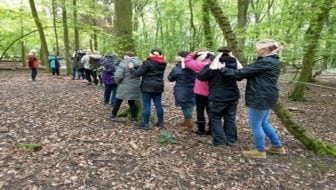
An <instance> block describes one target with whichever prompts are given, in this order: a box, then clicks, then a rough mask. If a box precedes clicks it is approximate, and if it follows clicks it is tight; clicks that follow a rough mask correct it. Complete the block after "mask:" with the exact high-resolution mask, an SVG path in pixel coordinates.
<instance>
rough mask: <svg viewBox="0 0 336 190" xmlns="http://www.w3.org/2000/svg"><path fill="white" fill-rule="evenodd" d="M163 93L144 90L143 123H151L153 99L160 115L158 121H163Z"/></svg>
mask: <svg viewBox="0 0 336 190" xmlns="http://www.w3.org/2000/svg"><path fill="white" fill-rule="evenodd" d="M161 97H162V93H151V92H142V102H143V123H144V124H149V118H150V114H151V113H150V112H151V101H152V99H153V102H154V105H155V109H156V115H157V117H158V123H161V124H162V123H163V108H162V104H161Z"/></svg>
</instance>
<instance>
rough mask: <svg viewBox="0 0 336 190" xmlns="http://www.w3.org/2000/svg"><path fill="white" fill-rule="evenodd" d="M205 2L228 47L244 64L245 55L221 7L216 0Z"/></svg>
mask: <svg viewBox="0 0 336 190" xmlns="http://www.w3.org/2000/svg"><path fill="white" fill-rule="evenodd" d="M206 1H207V4H208V6H209V8H210V10H211V12H212V14H213V16H214V17H215V19H216V22H217V23H218V25H219V27H220V28H221V30H222V32H223V34H224V36H225V39H226V42H227V44H228V46H229V48H231V49H232V51H233V53H234V54H235V55H236V56H237V58H238V59H239V61H240V62H241V63H242V64H246V60H245V56H244V53H243V51H242V49H241V48H240V47H239V45H238V40H237V37H236V34H235V33H234V31H233V30H232V27H231V25H230V22H229V19H228V18H227V17H226V16H225V15H224V13H223V11H222V9H221V8H220V6H219V4H218V1H217V0H206Z"/></svg>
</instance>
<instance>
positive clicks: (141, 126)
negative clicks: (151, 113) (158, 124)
mask: <svg viewBox="0 0 336 190" xmlns="http://www.w3.org/2000/svg"><path fill="white" fill-rule="evenodd" d="M136 128H137V129H142V130H149V125H148V124H144V123H141V124H139V125H138V126H136Z"/></svg>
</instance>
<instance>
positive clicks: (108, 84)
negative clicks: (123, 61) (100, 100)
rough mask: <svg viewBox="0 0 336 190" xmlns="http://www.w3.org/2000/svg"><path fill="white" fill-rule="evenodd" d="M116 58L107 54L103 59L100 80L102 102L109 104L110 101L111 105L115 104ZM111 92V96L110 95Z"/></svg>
mask: <svg viewBox="0 0 336 190" xmlns="http://www.w3.org/2000/svg"><path fill="white" fill-rule="evenodd" d="M117 59H118V58H117V57H116V55H114V54H112V55H107V56H105V57H104V60H103V63H102V64H103V71H102V81H103V83H104V86H105V88H104V104H109V103H110V102H111V104H112V106H114V105H115V102H116V94H117V87H118V84H117V82H116V80H115V75H114V73H115V71H116V68H115V65H114V63H115V62H116V60H117ZM111 94H112V96H111Z"/></svg>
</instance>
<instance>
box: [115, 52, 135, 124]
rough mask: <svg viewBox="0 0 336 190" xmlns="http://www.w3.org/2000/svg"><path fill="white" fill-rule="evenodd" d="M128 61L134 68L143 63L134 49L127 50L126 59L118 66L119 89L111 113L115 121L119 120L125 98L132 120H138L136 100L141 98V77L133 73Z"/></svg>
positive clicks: (117, 79) (116, 75)
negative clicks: (118, 116) (120, 109)
mask: <svg viewBox="0 0 336 190" xmlns="http://www.w3.org/2000/svg"><path fill="white" fill-rule="evenodd" d="M128 63H132V64H133V67H134V68H138V67H139V66H140V65H141V61H140V59H139V58H138V57H136V56H135V54H134V53H133V52H132V51H126V52H125V54H124V59H122V60H121V61H120V63H119V65H118V66H117V71H116V73H115V77H116V81H117V83H118V89H117V95H116V98H117V99H116V103H115V106H113V109H112V113H111V119H112V120H113V121H117V120H116V119H117V115H118V111H119V108H120V106H121V103H122V102H123V100H127V102H128V105H129V108H130V111H131V121H132V122H135V121H136V120H137V107H136V104H135V101H136V100H139V99H140V77H134V76H132V75H131V73H130V69H129V68H128Z"/></svg>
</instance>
